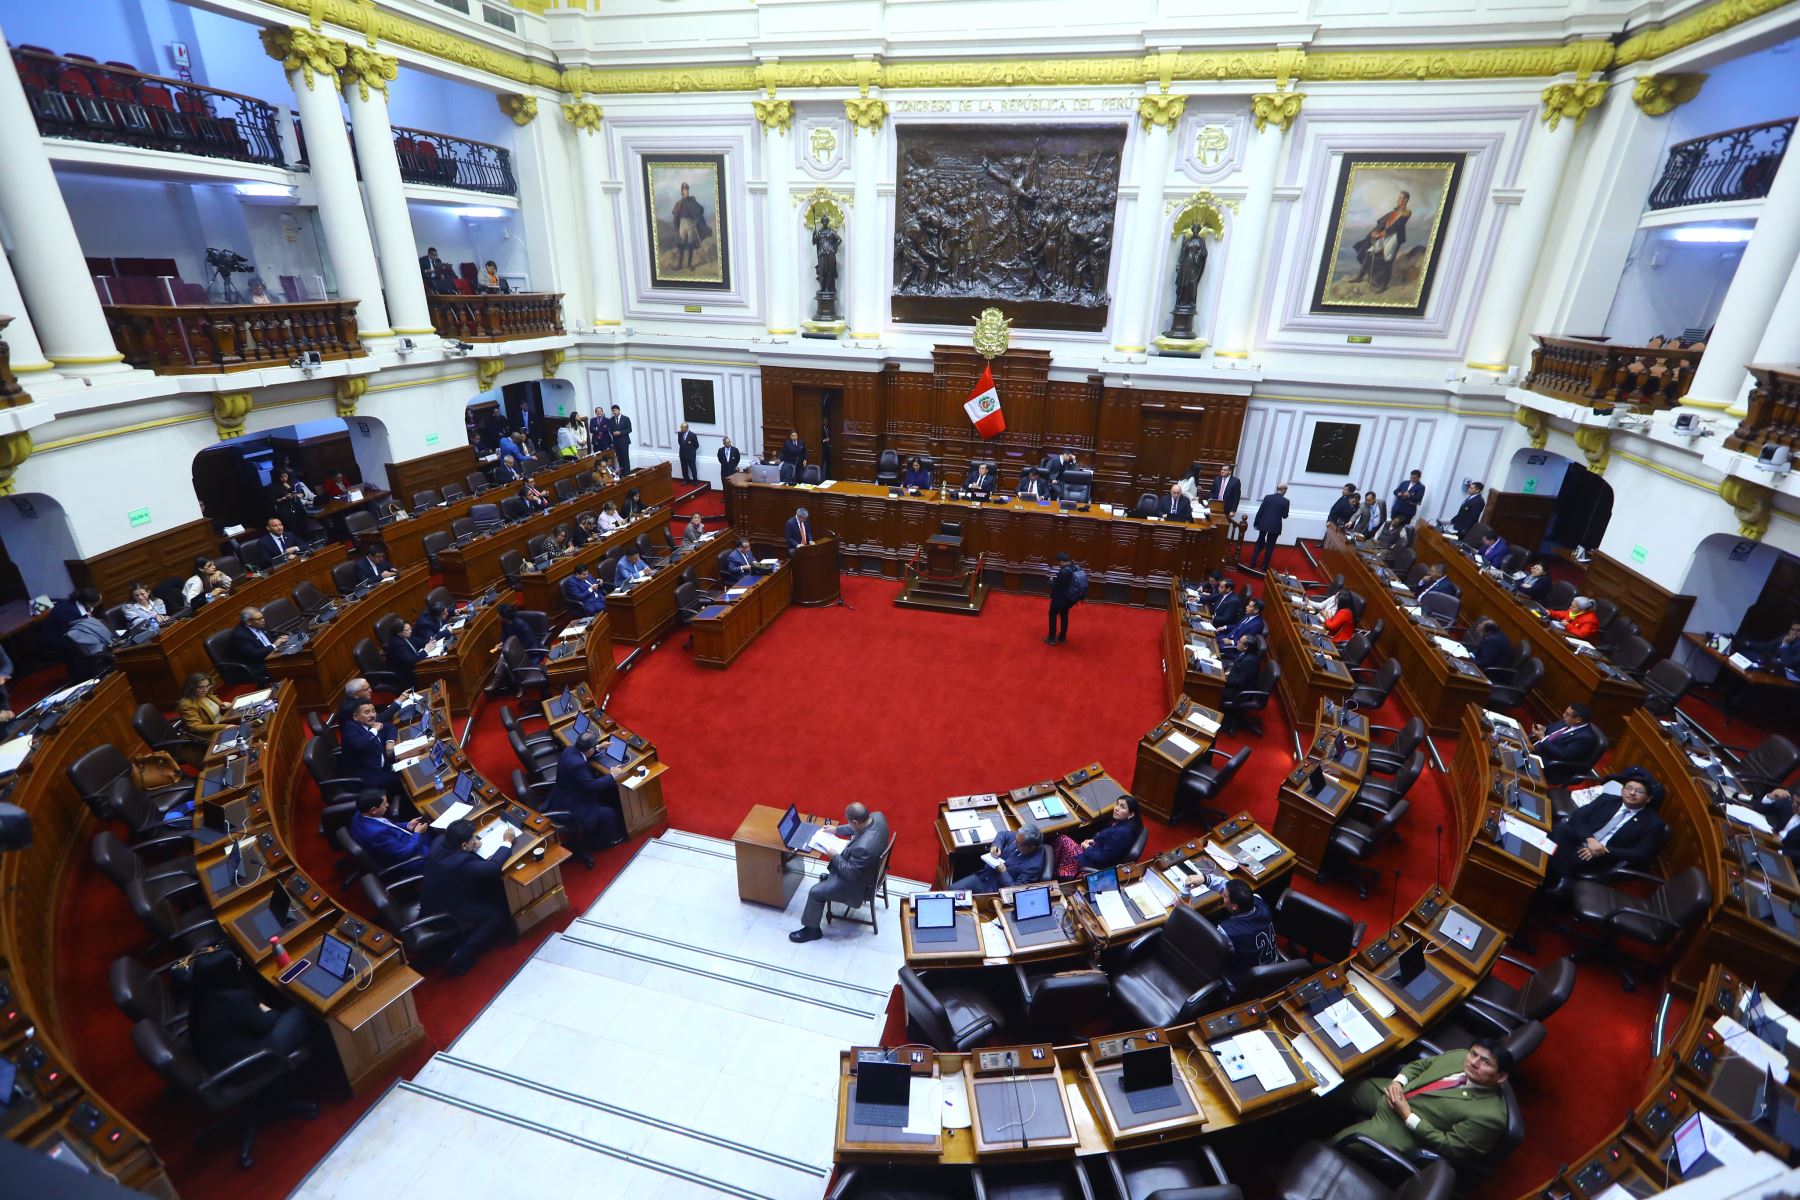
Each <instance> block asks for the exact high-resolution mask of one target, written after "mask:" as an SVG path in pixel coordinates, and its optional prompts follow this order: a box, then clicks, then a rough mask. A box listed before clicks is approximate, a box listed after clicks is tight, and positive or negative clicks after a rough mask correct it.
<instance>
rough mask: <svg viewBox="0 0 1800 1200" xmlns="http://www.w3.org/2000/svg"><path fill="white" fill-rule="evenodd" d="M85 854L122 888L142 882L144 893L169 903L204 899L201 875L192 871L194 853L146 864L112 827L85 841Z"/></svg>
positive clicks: (101, 871)
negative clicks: (87, 841) (86, 849)
mask: <svg viewBox="0 0 1800 1200" xmlns="http://www.w3.org/2000/svg"><path fill="white" fill-rule="evenodd" d="M88 855H89V857H90V858H92V859H93V861H94V865H95V866H96V867H99V868H100V873H101V874H102V875H104V876H106V877H107V879H109V880H111V881H112V884H113V886H114V887H116V888H118V889H119V890H120V891H121V892H123V891H124V890H125V889H126V888H127V887H128V886H129V885H131V884H133V883H137V884H141V885H142V886H143V888H144V892H145V894H146V895H148V896H150V897H151V898H152V899H156V900H168V901H170V902H171V903H184V902H185V903H193V902H197V901H201V900H204V896H203V895H202V893H201V891H200V877H199V876H198V875H197V874H195V871H194V857H193V855H192V854H189V855H187V856H185V857H180V856H177V857H175V858H171V859H169V860H168V861H167V862H162V863H158V864H157V865H155V866H153V867H152V866H147V865H146V864H145V863H144V860H143V859H141V858H139V857H138V856H137V855H136V854H135V853H133V851H132V849H131V847H129V846H127V845H126V844H125V843H124V842H123V841H121V840H120V839H119V836H118V835H117V834H115V833H113V832H112V831H111V830H107V829H102V830H101V831H100V832H99V833H96V834H95V835H94V840H93V841H92V842H90V843H88Z"/></svg>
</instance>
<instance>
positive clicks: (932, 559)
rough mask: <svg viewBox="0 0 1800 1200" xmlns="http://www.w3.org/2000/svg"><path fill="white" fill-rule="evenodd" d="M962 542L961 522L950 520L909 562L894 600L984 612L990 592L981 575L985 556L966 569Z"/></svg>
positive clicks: (915, 605)
mask: <svg viewBox="0 0 1800 1200" xmlns="http://www.w3.org/2000/svg"><path fill="white" fill-rule="evenodd" d="M962 546H963V539H962V528H961V526H960V525H954V524H946V525H945V526H944V527H943V528H941V529H939V530H938V531H937V532H936V533H934V534H932V535H931V536H930V537H928V538H926V539H925V544H924V545H923V546H921V547H920V548H919V549H918V551H917V552H915V553H914V554H913V556H912V558H911V560H909V561H908V562H907V563H906V566H905V569H904V572H903V574H904V578H903V581H902V584H901V587H900V594H899V595H898V596H896V597H894V603H895V604H897V605H899V606H900V607H902V608H931V609H936V610H937V611H939V612H953V613H961V614H963V615H964V616H967V617H973V616H978V615H980V613H981V606H982V605H984V604H986V603H987V592H988V589H987V584H986V583H983V582H982V579H981V569H982V564H983V556H977V557H976V559H975V566H974V567H973V569H964V567H963V557H962Z"/></svg>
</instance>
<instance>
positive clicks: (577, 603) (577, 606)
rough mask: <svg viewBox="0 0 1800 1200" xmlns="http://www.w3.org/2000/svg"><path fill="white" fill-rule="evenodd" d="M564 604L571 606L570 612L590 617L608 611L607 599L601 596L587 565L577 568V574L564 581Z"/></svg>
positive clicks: (583, 564)
mask: <svg viewBox="0 0 1800 1200" xmlns="http://www.w3.org/2000/svg"><path fill="white" fill-rule="evenodd" d="M562 598H563V603H564V604H566V605H568V606H569V611H570V612H577V611H579V612H582V613H585V614H587V615H588V616H590V617H591V616H593V615H594V614H595V613H603V612H605V611H606V597H604V596H602V595H601V594H600V588H599V585H597V584H596V583H595V582H594V575H593V572H592V570H590V569H589V567H588V565H587V564H586V563H582V564H581V565H580V566H578V567H576V568H575V573H574V574H573V575H570V576H569V577H568V578H567V579H565V580H563V581H562Z"/></svg>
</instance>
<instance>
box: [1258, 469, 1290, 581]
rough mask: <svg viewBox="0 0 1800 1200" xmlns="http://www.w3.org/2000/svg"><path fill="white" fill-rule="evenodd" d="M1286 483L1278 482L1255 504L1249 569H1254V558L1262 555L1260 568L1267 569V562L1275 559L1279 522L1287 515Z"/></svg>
mask: <svg viewBox="0 0 1800 1200" xmlns="http://www.w3.org/2000/svg"><path fill="white" fill-rule="evenodd" d="M1288 507H1289V506H1288V498H1287V484H1285V483H1278V484H1276V485H1275V490H1274V491H1272V492H1270V493H1269V494H1268V495H1266V496H1264V497H1263V499H1262V503H1261V504H1260V505H1258V506H1257V509H1256V519H1255V520H1254V521H1252V522H1251V524H1252V525H1254V526H1255V527H1256V545H1255V546H1254V547H1252V548H1251V551H1250V569H1251V570H1253V571H1254V570H1256V569H1257V566H1256V559H1257V556H1258V555H1261V556H1262V569H1263V570H1265V571H1266V570H1268V569H1269V564H1270V563H1272V562H1273V561H1274V560H1275V544H1276V543H1277V542H1279V541H1280V540H1281V523H1282V522H1283V521H1285V520H1287V515H1288Z"/></svg>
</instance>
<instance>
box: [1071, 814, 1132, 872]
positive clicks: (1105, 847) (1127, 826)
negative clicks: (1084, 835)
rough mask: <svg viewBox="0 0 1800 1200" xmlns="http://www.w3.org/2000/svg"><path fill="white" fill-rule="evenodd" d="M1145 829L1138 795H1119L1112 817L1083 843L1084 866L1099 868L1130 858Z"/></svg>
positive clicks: (1093, 869) (1115, 864) (1116, 864)
mask: <svg viewBox="0 0 1800 1200" xmlns="http://www.w3.org/2000/svg"><path fill="white" fill-rule="evenodd" d="M1143 829H1144V821H1143V818H1142V817H1140V816H1138V802H1137V797H1136V796H1120V797H1119V798H1118V799H1117V800H1115V801H1113V806H1112V820H1110V821H1108V822H1107V823H1106V824H1105V825H1102V826H1101V827H1100V828H1099V829H1097V830H1095V831H1094V836H1093V837H1091V838H1088V839H1087V840H1086V841H1085V842H1082V843H1081V865H1082V866H1084V867H1086V868H1087V869H1088V870H1090V871H1098V870H1102V869H1104V868H1106V867H1116V866H1118V865H1119V864H1120V863H1122V862H1129V861H1131V848H1132V846H1133V845H1135V844H1136V843H1137V838H1138V834H1139V833H1141V832H1143Z"/></svg>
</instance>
